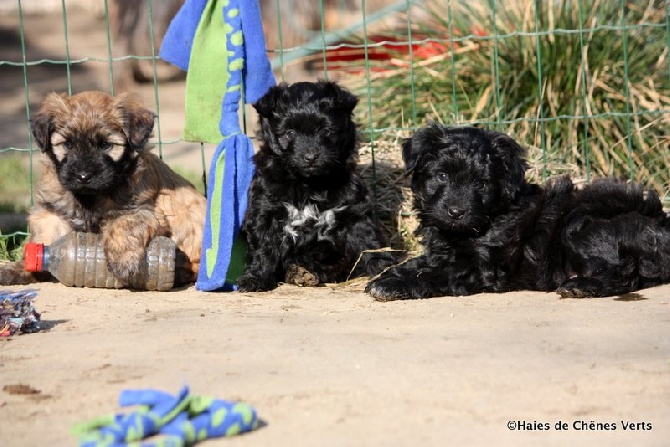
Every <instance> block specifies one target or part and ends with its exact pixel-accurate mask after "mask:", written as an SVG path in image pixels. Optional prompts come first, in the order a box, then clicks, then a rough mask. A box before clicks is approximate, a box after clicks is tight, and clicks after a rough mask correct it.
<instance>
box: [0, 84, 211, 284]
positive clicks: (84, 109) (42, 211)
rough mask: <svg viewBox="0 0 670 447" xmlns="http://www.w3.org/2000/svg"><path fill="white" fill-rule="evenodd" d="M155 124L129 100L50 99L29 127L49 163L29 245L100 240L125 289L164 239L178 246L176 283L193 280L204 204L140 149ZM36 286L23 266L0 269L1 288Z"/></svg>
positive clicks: (91, 95)
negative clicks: (85, 237)
mask: <svg viewBox="0 0 670 447" xmlns="http://www.w3.org/2000/svg"><path fill="white" fill-rule="evenodd" d="M154 118H155V115H154V113H153V112H151V111H150V110H147V109H146V108H145V107H144V106H143V104H142V103H141V102H140V101H139V100H138V99H137V98H135V97H134V96H131V95H128V94H122V95H119V96H116V97H112V96H109V95H107V94H105V93H102V92H84V93H80V94H77V95H74V96H72V97H68V96H66V95H63V94H55V93H52V94H50V95H49V96H48V97H47V98H46V100H45V101H44V103H43V104H42V107H41V109H40V110H39V112H38V113H37V114H35V116H34V117H33V119H32V122H31V124H32V132H33V135H34V137H35V140H36V142H37V144H38V145H39V147H40V149H41V150H42V152H43V153H44V154H45V155H46V156H47V157H46V160H45V162H44V170H43V173H42V178H41V183H40V186H39V191H38V193H37V200H36V204H35V206H34V207H33V208H32V210H31V211H30V216H29V218H28V224H29V231H30V240H31V241H35V242H42V243H44V244H47V245H48V244H51V243H53V242H54V241H55V240H56V239H58V238H60V237H61V236H63V235H65V234H67V233H69V232H72V231H85V232H93V233H100V234H101V235H102V242H103V247H104V251H105V255H106V256H107V262H108V265H109V268H110V270H111V271H112V272H113V273H114V275H115V276H117V277H118V278H119V279H120V280H121V281H122V282H124V283H128V280H129V278H131V277H132V276H133V275H134V274H135V273H136V272H137V271H138V270H139V268H140V266H141V264H142V263H143V262H144V258H145V249H146V246H147V245H148V243H149V241H150V240H151V239H152V238H154V237H155V236H168V237H170V238H172V239H173V240H174V241H175V242H176V244H177V251H178V257H177V275H176V281H175V282H176V284H184V283H188V282H192V281H194V280H195V277H196V274H197V271H198V267H199V263H200V249H201V241H202V230H203V225H204V221H205V208H206V201H205V198H204V197H203V196H202V194H200V193H199V192H198V191H197V190H196V189H195V188H194V187H193V185H192V184H190V183H189V182H188V181H186V180H185V179H184V178H182V177H180V176H179V175H178V174H176V173H175V172H173V171H172V170H171V169H170V168H169V167H168V166H167V165H166V164H165V163H163V161H161V160H160V159H159V158H158V157H157V156H156V155H154V154H152V153H150V152H149V151H148V150H147V149H146V148H145V145H146V143H147V140H148V138H149V135H150V134H151V131H152V130H153V126H154ZM35 279H36V278H35V277H34V276H33V275H31V274H29V273H26V272H24V271H23V265H22V262H19V263H15V264H13V265H10V266H9V267H5V268H0V284H3V285H6V284H19V283H27V282H31V281H33V280H35ZM40 279H42V278H40Z"/></svg>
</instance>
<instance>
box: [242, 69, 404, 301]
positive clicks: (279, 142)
mask: <svg viewBox="0 0 670 447" xmlns="http://www.w3.org/2000/svg"><path fill="white" fill-rule="evenodd" d="M357 102H358V98H356V97H355V96H354V95H352V94H351V93H349V92H348V91H347V90H345V89H343V88H341V87H339V86H338V85H337V84H335V83H333V82H324V81H319V82H298V83H295V84H292V85H287V84H281V85H279V86H276V87H273V88H271V89H270V90H269V91H268V93H266V94H265V95H264V96H263V97H262V98H261V99H260V100H259V101H258V102H256V103H255V104H254V108H255V109H256V110H257V111H258V115H259V121H260V129H259V132H258V136H259V138H260V140H261V142H262V144H261V147H260V150H259V151H258V153H257V154H256V155H255V156H254V162H255V164H256V172H255V174H254V178H253V180H252V183H251V187H250V189H249V205H248V208H247V211H246V215H245V221H244V225H243V230H244V231H245V233H246V236H247V242H248V252H247V267H246V270H245V272H244V273H243V274H242V275H241V276H240V278H239V279H238V282H237V286H238V289H239V290H240V291H263V290H270V289H272V288H274V287H276V286H277V283H278V282H280V281H285V282H287V283H294V284H298V285H310V286H314V285H317V284H319V283H324V282H338V281H344V280H346V279H347V278H348V277H349V276H350V275H351V276H352V277H353V276H360V275H363V274H366V275H370V276H372V275H376V274H377V273H379V272H380V271H381V270H382V269H383V268H385V267H386V266H388V265H390V263H391V262H392V261H391V260H390V259H389V258H388V256H387V255H386V254H384V253H383V252H380V253H366V254H365V255H364V256H362V253H363V252H364V250H374V249H380V248H382V247H385V246H386V245H387V244H386V241H385V239H384V237H383V235H382V233H381V230H380V227H379V225H378V222H377V220H376V218H375V215H374V211H373V207H372V200H371V197H370V194H369V192H368V190H367V188H366V186H365V184H364V183H363V181H362V180H361V178H360V176H359V174H358V172H357V170H356V162H357V160H358V139H357V132H356V125H355V124H354V122H353V121H352V112H353V110H354V107H355V106H356V103H357ZM359 258H361V259H360V261H361V262H357V261H359ZM355 266H356V268H355V269H354V267H355ZM352 270H353V272H352Z"/></svg>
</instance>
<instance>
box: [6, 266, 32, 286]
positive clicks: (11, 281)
mask: <svg viewBox="0 0 670 447" xmlns="http://www.w3.org/2000/svg"><path fill="white" fill-rule="evenodd" d="M35 281H36V279H35V276H34V275H33V274H32V273H30V272H26V271H25V269H24V267H23V261H19V262H0V286H12V285H24V284H30V283H33V282H35Z"/></svg>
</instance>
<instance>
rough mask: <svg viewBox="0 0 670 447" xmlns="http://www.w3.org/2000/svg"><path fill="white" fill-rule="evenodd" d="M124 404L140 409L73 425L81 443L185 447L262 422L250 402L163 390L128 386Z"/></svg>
mask: <svg viewBox="0 0 670 447" xmlns="http://www.w3.org/2000/svg"><path fill="white" fill-rule="evenodd" d="M119 404H120V405H121V406H122V407H128V406H139V408H138V409H137V410H135V411H132V412H129V413H119V414H116V415H111V416H106V417H101V418H98V419H94V420H92V421H90V422H87V423H84V424H78V425H77V426H75V427H74V428H73V430H72V432H73V434H74V435H76V436H78V438H79V446H80V447H125V446H128V447H129V446H136V447H183V446H190V445H194V444H195V443H197V442H199V441H203V440H205V439H208V438H215V437H221V436H234V435H237V434H240V433H245V432H248V431H251V430H254V429H255V428H257V427H258V417H257V415H256V410H255V409H254V408H253V407H251V406H250V405H248V404H245V403H240V402H229V401H225V400H219V399H213V398H210V397H202V396H194V395H192V394H190V393H189V389H188V387H184V388H183V389H182V390H181V391H180V392H179V394H178V395H177V396H173V395H171V394H169V393H165V392H163V391H158V390H151V389H146V390H124V391H122V392H121V395H120V397H119Z"/></svg>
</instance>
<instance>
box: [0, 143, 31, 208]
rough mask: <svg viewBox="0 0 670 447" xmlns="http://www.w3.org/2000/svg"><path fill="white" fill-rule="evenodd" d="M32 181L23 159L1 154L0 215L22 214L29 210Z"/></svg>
mask: <svg viewBox="0 0 670 447" xmlns="http://www.w3.org/2000/svg"><path fill="white" fill-rule="evenodd" d="M31 181H32V179H31V177H30V171H29V169H28V168H27V167H26V163H25V160H24V158H23V157H21V156H18V155H14V154H11V155H6V154H0V213H21V212H25V211H26V210H27V209H28V207H29V206H30V184H31Z"/></svg>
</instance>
